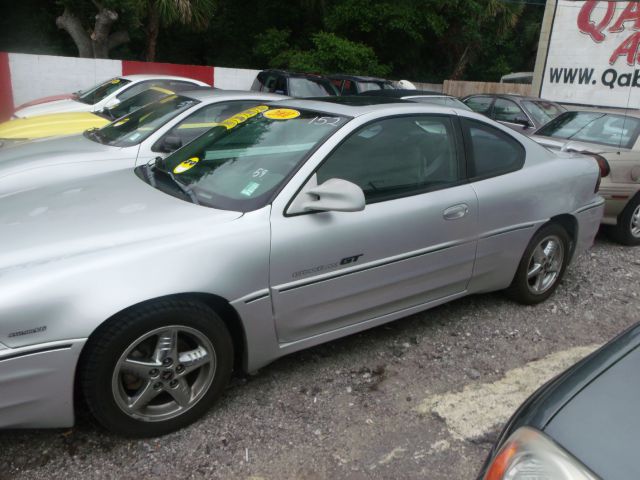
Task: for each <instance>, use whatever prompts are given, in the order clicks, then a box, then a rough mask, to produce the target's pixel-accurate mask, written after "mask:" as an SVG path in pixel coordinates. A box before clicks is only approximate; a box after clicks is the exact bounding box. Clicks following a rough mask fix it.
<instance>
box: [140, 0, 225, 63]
mask: <svg viewBox="0 0 640 480" xmlns="http://www.w3.org/2000/svg"><path fill="white" fill-rule="evenodd" d="M144 3H145V6H146V10H147V25H146V35H147V42H146V55H145V59H146V60H147V61H148V62H153V61H155V59H156V50H157V46H158V35H159V33H160V26H161V25H164V26H168V25H171V24H173V23H181V24H183V25H189V26H192V27H193V28H194V29H196V30H201V29H204V28H206V27H207V25H208V24H209V20H210V19H211V18H212V17H213V10H214V7H215V3H216V2H215V0H144Z"/></svg>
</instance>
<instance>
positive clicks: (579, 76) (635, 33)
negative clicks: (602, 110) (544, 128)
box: [540, 0, 640, 108]
mask: <svg viewBox="0 0 640 480" xmlns="http://www.w3.org/2000/svg"><path fill="white" fill-rule="evenodd" d="M540 96H541V97H543V98H547V99H549V100H555V101H559V102H566V103H576V104H585V105H598V106H608V107H620V108H640V2H637V1H635V2H634V1H632V2H607V1H595V0H589V1H570V0H558V3H557V5H556V11H555V16H554V20H553V27H552V30H551V37H550V40H549V49H548V53H547V61H546V65H545V69H544V72H543V78H542V87H541V92H540Z"/></svg>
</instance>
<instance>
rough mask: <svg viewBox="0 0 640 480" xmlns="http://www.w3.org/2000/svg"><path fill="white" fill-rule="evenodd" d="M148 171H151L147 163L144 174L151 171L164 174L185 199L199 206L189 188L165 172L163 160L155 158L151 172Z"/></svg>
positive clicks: (171, 174)
mask: <svg viewBox="0 0 640 480" xmlns="http://www.w3.org/2000/svg"><path fill="white" fill-rule="evenodd" d="M150 169H151V164H150V163H147V165H146V166H145V173H148V172H151V171H154V172H155V171H158V172H162V173H164V174H165V175H166V176H167V177H168V178H170V179H171V180H172V181H173V183H174V184H175V185H176V186H177V187H178V188H179V189H180V191H181V192H182V193H184V194H185V195H186V196H187V197H189V199H190V200H191V202H192V203H195V204H196V205H200V201H199V200H198V197H197V196H196V194H195V193H193V190H191V188H189V187H188V186H187V185H185V184H184V183H182V182H181V181H180V180H178V179H177V178H176V176H175V175H174V174H173V173H172V172H171V171H170V170H167V169H166V168H165V164H164V158H162V157H156V159H155V160H154V162H153V170H150ZM152 186H155V185H153V184H152Z"/></svg>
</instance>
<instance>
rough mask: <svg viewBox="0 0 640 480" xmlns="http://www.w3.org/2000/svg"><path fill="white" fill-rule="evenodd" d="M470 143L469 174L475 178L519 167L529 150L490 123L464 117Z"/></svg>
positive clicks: (493, 175) (464, 129)
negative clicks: (486, 123)
mask: <svg viewBox="0 0 640 480" xmlns="http://www.w3.org/2000/svg"><path fill="white" fill-rule="evenodd" d="M462 124H463V131H464V133H465V137H466V138H465V140H466V144H467V153H468V161H469V164H468V174H469V177H470V178H472V179H474V180H482V179H484V178H489V177H495V176H498V175H503V174H505V173H509V172H514V171H516V170H520V169H521V168H522V166H523V165H524V161H525V157H526V151H525V149H524V147H523V146H522V145H521V144H520V142H518V141H517V140H516V139H514V138H513V137H511V136H510V135H508V134H507V133H505V132H503V131H501V130H498V129H497V128H494V127H492V126H490V125H485V124H484V123H481V122H477V121H475V120H470V119H463V120H462Z"/></svg>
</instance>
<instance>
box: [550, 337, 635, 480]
mask: <svg viewBox="0 0 640 480" xmlns="http://www.w3.org/2000/svg"><path fill="white" fill-rule="evenodd" d="M634 336H635V337H636V340H635V342H636V343H637V337H638V329H636V331H635V333H634ZM598 365H599V366H602V365H604V366H606V367H608V368H606V369H605V370H604V371H602V372H601V373H600V374H599V375H598V376H597V377H596V378H595V379H593V380H592V381H591V382H590V383H589V384H588V385H586V386H585V387H584V388H582V389H581V390H580V391H579V393H577V394H576V395H575V396H573V397H572V398H571V400H569V401H568V402H567V403H566V404H565V405H564V406H563V407H562V408H561V409H560V410H559V411H558V412H557V413H556V414H555V416H554V417H553V418H552V420H551V421H550V422H549V423H548V425H547V426H546V428H545V433H547V434H548V435H549V436H551V437H552V438H553V439H554V440H555V441H556V442H558V443H559V444H560V445H562V446H563V447H564V448H565V449H566V450H568V451H569V452H571V453H572V454H573V455H574V456H575V457H576V458H578V459H579V460H580V461H581V462H582V463H584V464H585V465H586V466H587V467H589V469H590V470H592V471H593V472H594V473H595V474H596V475H598V476H599V477H600V478H605V479H607V480H628V479H630V478H636V477H637V476H638V462H637V459H636V455H637V451H638V448H637V446H638V432H640V416H639V415H638V398H640V382H638V371H639V370H640V348H638V347H637V346H636V347H635V348H633V349H632V350H631V351H630V352H628V353H625V354H624V355H623V356H622V357H621V358H620V359H618V360H617V361H615V362H613V363H611V362H604V364H603V363H602V362H600V363H599V364H598Z"/></svg>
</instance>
